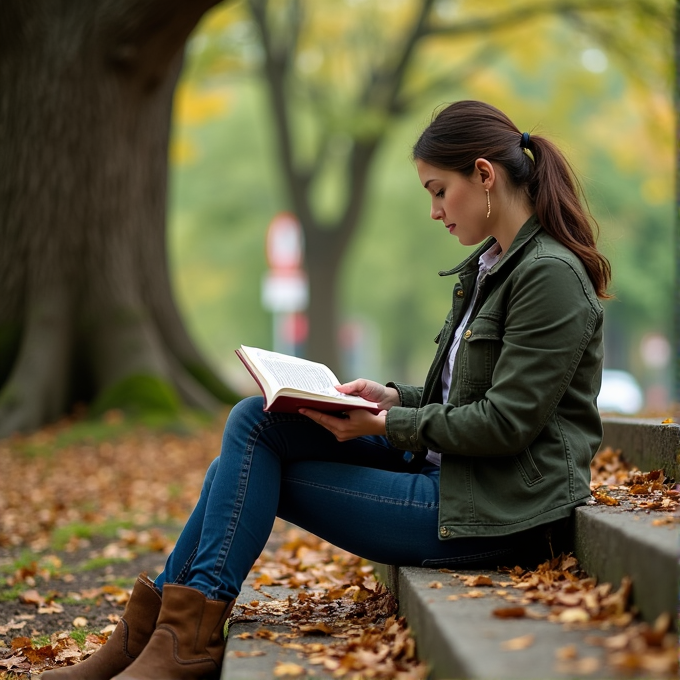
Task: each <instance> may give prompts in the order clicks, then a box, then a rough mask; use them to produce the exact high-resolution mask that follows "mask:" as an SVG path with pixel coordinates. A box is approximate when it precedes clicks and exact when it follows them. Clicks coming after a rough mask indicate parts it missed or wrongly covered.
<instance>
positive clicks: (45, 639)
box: [31, 635, 50, 647]
mask: <svg viewBox="0 0 680 680" xmlns="http://www.w3.org/2000/svg"><path fill="white" fill-rule="evenodd" d="M31 642H32V643H33V646H34V647H45V646H46V645H49V644H50V636H49V635H38V637H34V638H32V639H31Z"/></svg>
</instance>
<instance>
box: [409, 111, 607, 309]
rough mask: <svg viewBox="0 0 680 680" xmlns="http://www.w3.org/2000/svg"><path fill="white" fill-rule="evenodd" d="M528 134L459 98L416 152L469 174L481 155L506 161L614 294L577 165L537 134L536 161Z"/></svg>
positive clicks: (552, 225) (599, 289)
mask: <svg viewBox="0 0 680 680" xmlns="http://www.w3.org/2000/svg"><path fill="white" fill-rule="evenodd" d="M527 136H528V135H525V136H524V138H523V136H522V133H521V132H520V131H519V130H518V129H517V127H516V126H515V125H514V123H513V122H512V121H511V120H510V119H509V118H508V117H507V116H506V115H505V114H504V113H503V112H502V111H499V110H498V109H497V108H495V107H494V106H491V105H490V104H485V103H483V102H478V101H460V102H455V103H453V104H450V105H449V106H447V107H446V108H444V109H442V110H441V111H439V112H438V113H437V112H436V113H435V115H434V116H433V118H432V122H431V123H430V124H429V125H428V126H427V128H426V129H425V130H424V131H423V133H422V134H421V135H420V138H419V139H418V141H417V142H416V143H415V144H414V146H413V158H414V160H415V159H420V160H422V161H424V162H425V163H429V164H430V165H433V166H435V167H438V168H442V169H444V170H454V171H457V172H460V173H462V174H463V175H466V176H469V175H471V174H472V172H473V171H474V168H475V161H476V160H477V159H478V158H486V160H488V161H489V162H491V163H498V164H500V165H502V166H503V168H504V169H505V171H506V174H507V176H508V178H509V180H510V181H511V182H512V183H513V185H515V186H516V187H517V188H520V189H521V188H523V189H524V190H525V191H526V192H527V195H528V196H529V199H530V200H531V202H532V204H533V206H534V209H535V210H536V215H537V217H538V221H539V222H540V223H541V226H542V227H543V228H544V229H545V230H546V231H547V232H548V233H549V234H550V235H551V236H552V237H553V238H555V239H557V240H558V241H559V242H560V243H562V244H563V245H565V246H566V247H567V248H569V250H571V251H572V252H573V253H574V254H575V255H576V256H578V257H579V259H580V260H581V261H582V262H583V264H584V266H585V268H586V271H587V272H588V276H589V277H590V279H591V281H592V282H593V286H594V287H595V292H596V293H597V295H598V297H601V298H607V297H610V296H609V295H607V292H606V291H607V285H608V284H609V281H610V279H611V266H610V264H609V261H608V260H607V258H606V257H605V256H604V255H602V253H600V252H599V251H598V250H597V246H596V245H595V241H596V238H595V237H596V234H597V233H598V225H597V222H596V221H595V220H594V218H593V217H592V216H591V215H590V214H589V213H588V212H587V211H586V210H585V209H584V207H583V205H582V202H581V198H580V196H581V195H582V194H583V192H582V189H581V185H580V183H579V181H578V179H577V177H576V175H575V174H574V171H573V170H572V168H571V166H570V165H569V163H568V162H567V160H566V159H565V158H564V156H563V155H562V153H561V152H560V151H559V149H558V148H557V147H556V146H555V145H554V144H553V143H552V142H550V141H548V140H547V139H545V138H544V137H539V136H538V135H531V136H530V137H529V139H528V143H527V144H526V148H527V150H528V151H529V152H531V155H532V156H533V161H532V159H531V158H530V156H529V155H528V154H527V153H525V150H524V148H523V147H522V146H521V145H520V144H521V143H522V141H523V139H524V141H525V142H526V138H527ZM584 202H585V200H584Z"/></svg>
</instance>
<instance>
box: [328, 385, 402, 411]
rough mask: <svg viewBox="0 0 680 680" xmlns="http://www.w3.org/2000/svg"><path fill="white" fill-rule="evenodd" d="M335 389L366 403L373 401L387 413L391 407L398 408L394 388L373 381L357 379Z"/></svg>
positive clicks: (397, 393)
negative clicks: (359, 398)
mask: <svg viewBox="0 0 680 680" xmlns="http://www.w3.org/2000/svg"><path fill="white" fill-rule="evenodd" d="M335 389H336V390H337V391H338V392H342V393H343V394H351V395H353V396H355V397H362V398H363V399H366V400H367V401H373V402H375V403H376V404H377V405H378V408H381V409H384V410H385V411H389V410H390V409H391V408H392V407H393V406H399V403H400V402H399V392H397V390H395V389H394V387H385V385H381V384H380V383H377V382H374V381H373V380H366V379H365V378H359V379H358V380H353V381H352V382H348V383H345V384H344V385H336V386H335Z"/></svg>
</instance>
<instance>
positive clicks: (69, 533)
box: [51, 520, 134, 551]
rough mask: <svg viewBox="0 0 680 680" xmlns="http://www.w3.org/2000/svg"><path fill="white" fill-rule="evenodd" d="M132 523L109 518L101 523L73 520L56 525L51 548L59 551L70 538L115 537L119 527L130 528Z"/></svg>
mask: <svg viewBox="0 0 680 680" xmlns="http://www.w3.org/2000/svg"><path fill="white" fill-rule="evenodd" d="M133 527H134V524H133V523H132V522H131V521H130V520H109V521H108V522H103V523H101V524H85V523H82V522H74V523H72V524H66V525H65V526H62V527H58V528H56V529H55V530H54V531H53V532H52V545H51V548H52V550H57V551H61V550H64V548H65V547H66V546H67V545H68V542H69V541H70V540H71V539H72V538H74V537H75V538H84V539H86V540H88V541H89V540H92V539H93V538H95V537H102V538H106V539H112V538H116V537H117V536H118V530H119V529H132V528H133Z"/></svg>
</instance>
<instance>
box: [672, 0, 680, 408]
mask: <svg viewBox="0 0 680 680" xmlns="http://www.w3.org/2000/svg"><path fill="white" fill-rule="evenodd" d="M674 38H675V42H674V47H675V49H674V54H675V92H674V94H675V113H676V121H675V125H676V134H675V306H674V309H675V339H674V340H675V341H674V345H675V352H674V354H675V371H674V376H673V377H674V380H673V400H674V402H675V410H676V411H675V415H676V416H677V417H680V118H679V117H677V116H678V111H680V2H676V3H675V35H674Z"/></svg>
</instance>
